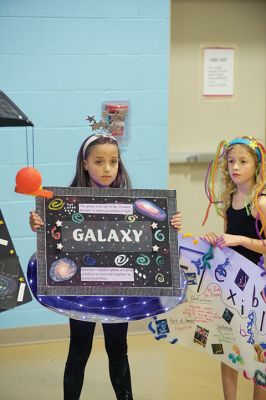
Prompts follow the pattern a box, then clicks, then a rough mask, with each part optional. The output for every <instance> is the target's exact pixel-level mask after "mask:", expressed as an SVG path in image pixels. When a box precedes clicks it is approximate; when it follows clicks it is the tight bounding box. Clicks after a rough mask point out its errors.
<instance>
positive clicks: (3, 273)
mask: <svg viewBox="0 0 266 400" xmlns="http://www.w3.org/2000/svg"><path fill="white" fill-rule="evenodd" d="M31 300H32V297H31V294H30V290H29V288H28V285H27V281H26V279H25V276H24V273H23V270H22V268H21V265H20V261H19V258H18V256H17V254H16V250H15V247H14V244H13V242H12V239H11V237H10V234H9V231H8V228H7V225H6V222H5V219H4V216H3V214H2V211H1V210H0V312H3V311H6V310H9V309H11V308H14V307H17V306H20V305H23V304H25V303H28V302H29V301H31Z"/></svg>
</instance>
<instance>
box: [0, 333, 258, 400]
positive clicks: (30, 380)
mask: <svg viewBox="0 0 266 400" xmlns="http://www.w3.org/2000/svg"><path fill="white" fill-rule="evenodd" d="M128 344H129V361H130V366H131V375H132V384H133V390H134V400H184V399H185V400H190V399H191V400H196V399H199V400H222V399H223V396H222V389H221V383H220V372H219V371H220V365H219V362H217V361H216V360H214V359H212V358H209V357H207V356H205V355H203V354H200V353H197V352H195V351H192V350H190V349H187V348H185V347H181V346H178V345H175V346H174V345H170V344H169V343H167V342H156V341H155V340H154V339H153V338H152V337H151V336H150V335H149V334H143V335H142V334H139V335H137V334H136V335H129V336H128ZM67 349H68V341H61V342H57V343H43V344H32V345H23V346H20V345H17V346H6V347H1V348H0V360H1V361H0V399H1V400H60V399H63V396H62V376H63V371H64V364H65V359H66V355H67ZM252 390H253V388H252V384H251V383H250V382H248V381H246V380H245V379H244V378H242V377H241V376H240V377H239V390H238V400H251V399H252ZM92 399H95V400H115V396H114V393H113V390H112V387H111V383H110V380H109V376H108V366H107V356H106V353H105V350H104V343H103V339H102V338H95V339H94V345H93V351H92V355H91V358H90V360H89V362H88V365H87V369H86V377H85V383H84V387H83V391H82V395H81V399H80V400H92Z"/></svg>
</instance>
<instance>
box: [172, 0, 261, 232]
mask: <svg viewBox="0 0 266 400" xmlns="http://www.w3.org/2000/svg"><path fill="white" fill-rule="evenodd" d="M265 21H266V2H265V1H252V0H250V1H248V0H246V1H245V0H242V1H233V0H232V1H223V0H210V1H201V0H198V1H190V0H183V1H181V0H172V15H171V61H170V123H169V127H170V139H169V153H172V154H173V153H175V154H177V155H178V154H180V153H187V154H189V153H192V154H196V153H197V154H198V153H214V152H215V150H216V147H217V145H218V142H219V141H221V140H222V139H230V138H233V137H235V136H237V135H242V134H252V135H255V136H258V137H260V138H262V139H263V140H264V139H265V110H266V106H265V98H266V96H265V88H266V85H265V81H266V24H265ZM215 46H219V47H223V46H225V47H234V48H235V64H234V89H235V94H234V96H233V97H231V98H211V99H210V98H204V97H203V96H202V68H203V54H202V49H203V48H204V47H215ZM206 168H207V163H202V164H200V163H190V164H189V163H186V164H181V163H176V164H171V165H170V179H169V187H170V188H171V189H177V197H178V206H179V207H180V209H181V210H182V213H183V220H184V231H186V232H188V231H190V232H191V233H194V234H200V233H202V232H206V231H208V230H215V231H217V232H218V231H221V230H222V221H221V220H220V219H218V218H217V217H216V214H215V212H214V210H212V212H211V214H210V218H209V220H208V223H207V224H206V227H205V228H202V227H201V221H202V220H203V217H204V214H205V210H206V207H207V198H206V197H205V194H204V184H203V183H204V177H205V171H206Z"/></svg>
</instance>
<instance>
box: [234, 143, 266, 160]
mask: <svg viewBox="0 0 266 400" xmlns="http://www.w3.org/2000/svg"><path fill="white" fill-rule="evenodd" d="M234 144H245V145H246V146H249V147H250V148H251V149H253V150H254V151H255V152H256V154H257V157H258V162H259V163H261V150H260V148H259V144H258V143H257V142H256V141H255V140H254V139H245V138H241V137H240V138H236V139H233V140H231V142H229V143H228V145H227V147H231V146H233V145H234ZM260 146H261V149H263V152H264V153H265V148H264V147H263V146H262V145H261V144H260Z"/></svg>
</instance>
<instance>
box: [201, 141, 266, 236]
mask: <svg viewBox="0 0 266 400" xmlns="http://www.w3.org/2000/svg"><path fill="white" fill-rule="evenodd" d="M236 144H242V145H246V146H248V147H250V148H251V149H252V150H254V152H255V153H256V155H257V158H258V169H257V171H256V174H257V175H258V174H259V176H260V182H261V184H260V186H259V188H258V190H257V191H256V194H255V199H254V205H255V207H256V209H257V211H258V215H257V218H256V231H257V234H258V236H259V237H260V238H261V239H262V237H261V233H262V232H263V230H264V227H265V226H266V223H265V218H264V215H263V213H262V211H261V209H260V207H259V204H258V198H259V196H260V194H261V192H262V190H263V188H264V182H265V168H264V163H265V158H264V155H265V153H266V149H265V147H264V146H263V145H262V144H261V143H259V142H257V141H256V140H255V139H254V138H253V137H249V138H243V137H238V138H235V139H233V140H231V141H230V142H226V141H225V140H223V141H222V142H221V143H219V145H218V147H217V151H216V154H215V157H214V160H213V161H211V162H210V164H209V167H208V169H207V174H206V178H205V192H206V195H207V197H208V199H209V205H208V207H207V210H206V214H205V217H204V220H203V223H202V225H204V224H205V223H206V221H207V219H208V216H209V211H210V208H211V205H212V204H214V206H215V208H216V212H217V214H218V215H220V216H222V217H223V218H224V215H223V214H222V213H221V211H220V209H219V207H218V204H220V203H221V202H222V201H221V200H220V199H219V198H218V197H217V196H216V194H215V187H214V182H215V175H216V173H217V169H218V163H219V160H220V159H221V158H223V157H224V156H225V154H226V152H227V151H228V149H229V148H230V147H231V146H233V145H236ZM261 166H263V168H261ZM259 217H260V220H261V223H262V228H261V229H260V231H259V229H258V219H259Z"/></svg>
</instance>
